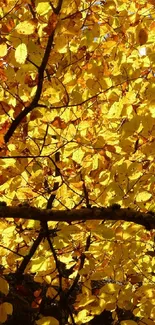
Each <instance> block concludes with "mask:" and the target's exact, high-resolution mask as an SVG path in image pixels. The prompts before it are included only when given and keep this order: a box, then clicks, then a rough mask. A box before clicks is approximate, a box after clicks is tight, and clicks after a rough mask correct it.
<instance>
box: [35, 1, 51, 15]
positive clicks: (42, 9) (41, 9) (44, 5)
mask: <svg viewBox="0 0 155 325" xmlns="http://www.w3.org/2000/svg"><path fill="white" fill-rule="evenodd" d="M37 2H38V1H37ZM49 10H51V6H50V4H49V2H40V3H38V4H37V6H36V12H37V14H38V15H40V16H43V15H46V14H47V13H48V12H49Z"/></svg>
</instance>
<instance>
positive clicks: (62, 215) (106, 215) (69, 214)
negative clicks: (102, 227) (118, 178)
mask: <svg viewBox="0 0 155 325" xmlns="http://www.w3.org/2000/svg"><path fill="white" fill-rule="evenodd" d="M1 218H5V219H6V218H13V219H15V218H21V219H31V220H39V221H66V222H72V221H78V220H79V221H81V220H116V221H117V220H124V221H128V222H134V223H136V224H139V225H142V226H144V227H145V228H146V229H147V230H151V229H155V213H153V212H151V211H149V212H148V213H143V212H139V211H135V210H133V209H130V208H125V209H123V208H117V207H116V208H115V207H113V206H111V207H108V208H96V207H93V208H90V209H89V208H82V209H79V210H74V209H73V210H60V211H59V210H50V209H43V210H41V209H38V208H34V207H10V206H8V207H7V206H1V207H0V219H1Z"/></svg>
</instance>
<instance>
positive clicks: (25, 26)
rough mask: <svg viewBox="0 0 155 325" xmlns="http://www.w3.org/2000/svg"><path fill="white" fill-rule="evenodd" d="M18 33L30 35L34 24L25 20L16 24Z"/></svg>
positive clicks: (33, 29)
mask: <svg viewBox="0 0 155 325" xmlns="http://www.w3.org/2000/svg"><path fill="white" fill-rule="evenodd" d="M16 31H17V33H18V34H24V35H31V34H33V33H34V31H35V25H34V23H33V22H31V21H28V20H25V21H23V22H21V23H19V24H18V25H17V26H16Z"/></svg>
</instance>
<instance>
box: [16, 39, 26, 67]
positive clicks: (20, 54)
mask: <svg viewBox="0 0 155 325" xmlns="http://www.w3.org/2000/svg"><path fill="white" fill-rule="evenodd" d="M26 57H27V47H26V44H25V43H21V44H20V45H18V46H17V48H16V51H15V59H16V61H17V62H18V63H21V64H23V63H25V60H26Z"/></svg>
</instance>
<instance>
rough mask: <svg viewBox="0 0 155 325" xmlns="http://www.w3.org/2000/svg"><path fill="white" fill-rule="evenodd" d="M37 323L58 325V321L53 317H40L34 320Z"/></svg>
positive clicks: (39, 324) (38, 324)
mask: <svg viewBox="0 0 155 325" xmlns="http://www.w3.org/2000/svg"><path fill="white" fill-rule="evenodd" d="M36 324H37V325H59V322H58V320H57V319H56V318H54V317H42V318H41V319H39V320H37V321H36Z"/></svg>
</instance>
